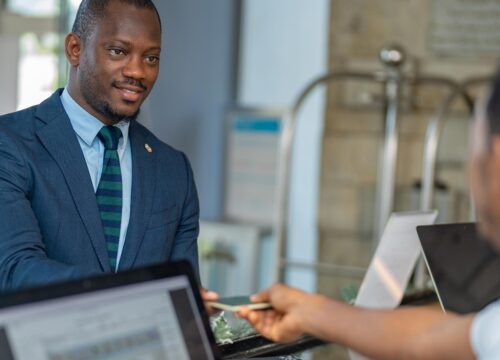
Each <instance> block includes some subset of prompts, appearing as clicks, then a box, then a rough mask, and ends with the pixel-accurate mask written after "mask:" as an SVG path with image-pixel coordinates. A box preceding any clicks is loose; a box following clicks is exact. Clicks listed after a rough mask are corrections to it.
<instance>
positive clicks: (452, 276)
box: [417, 223, 500, 314]
mask: <svg viewBox="0 0 500 360" xmlns="http://www.w3.org/2000/svg"><path fill="white" fill-rule="evenodd" d="M417 232H418V236H419V238H420V244H421V246H422V252H423V254H424V259H425V262H426V264H427V268H428V270H429V273H430V275H431V280H432V282H433V284H434V287H435V290H436V293H437V296H438V299H439V302H440V303H441V307H442V308H443V310H444V311H447V310H449V311H453V312H457V313H460V314H465V313H470V312H476V311H478V310H480V309H482V308H484V307H485V306H486V305H488V304H489V303H490V302H492V301H494V300H496V299H498V298H500V255H499V254H498V253H497V252H495V251H494V250H493V249H492V248H491V246H490V245H489V244H488V243H487V242H486V241H485V240H484V239H482V238H481V236H480V235H479V234H478V232H477V230H476V224H475V223H462V224H442V225H431V226H419V227H417Z"/></svg>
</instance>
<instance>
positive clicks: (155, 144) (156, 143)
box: [131, 122, 184, 157]
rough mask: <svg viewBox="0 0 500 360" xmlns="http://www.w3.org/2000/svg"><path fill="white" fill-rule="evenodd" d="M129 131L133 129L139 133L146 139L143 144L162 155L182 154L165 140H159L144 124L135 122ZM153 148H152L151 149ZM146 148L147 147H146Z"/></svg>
mask: <svg viewBox="0 0 500 360" xmlns="http://www.w3.org/2000/svg"><path fill="white" fill-rule="evenodd" d="M131 131H135V132H137V133H139V134H140V136H141V137H142V138H144V140H145V141H146V143H145V144H144V146H146V145H147V146H149V147H150V149H151V151H155V152H156V153H159V154H160V155H163V156H175V157H177V156H183V154H184V153H183V152H182V151H180V150H177V149H176V148H174V147H173V146H171V145H169V144H167V143H166V142H164V141H162V140H160V139H159V138H158V137H157V136H156V135H155V134H154V133H153V132H151V130H149V129H148V128H146V127H145V126H144V125H142V124H140V123H138V122H135V123H134V125H133V127H131ZM153 149H154V150H153ZM146 150H147V148H146Z"/></svg>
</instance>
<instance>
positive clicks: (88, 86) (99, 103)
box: [80, 73, 141, 124]
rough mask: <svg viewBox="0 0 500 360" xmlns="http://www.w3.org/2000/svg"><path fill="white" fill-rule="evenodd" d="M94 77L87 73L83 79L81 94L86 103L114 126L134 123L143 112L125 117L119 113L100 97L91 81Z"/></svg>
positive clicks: (139, 110) (138, 111)
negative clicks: (122, 123)
mask: <svg viewBox="0 0 500 360" xmlns="http://www.w3.org/2000/svg"><path fill="white" fill-rule="evenodd" d="M93 76H96V75H94V74H92V73H86V74H85V75H84V76H83V77H82V79H81V89H80V91H81V93H82V96H83V98H84V99H85V101H86V102H87V103H88V104H89V105H90V106H91V107H92V108H93V109H94V110H95V111H97V112H98V113H100V114H101V115H103V116H104V117H105V118H106V119H107V120H109V121H111V122H112V123H113V124H118V123H119V122H121V121H133V120H136V119H137V117H138V116H139V113H140V112H141V109H140V108H139V109H138V110H137V111H136V112H135V113H134V114H132V115H129V116H127V115H125V114H121V113H119V112H118V111H117V110H115V109H113V108H112V107H111V105H110V104H109V103H108V102H107V101H105V100H102V99H100V98H99V97H98V95H97V92H96V91H94V89H95V88H96V87H97V86H96V85H95V84H94V82H93V81H92V80H91V78H92V77H93Z"/></svg>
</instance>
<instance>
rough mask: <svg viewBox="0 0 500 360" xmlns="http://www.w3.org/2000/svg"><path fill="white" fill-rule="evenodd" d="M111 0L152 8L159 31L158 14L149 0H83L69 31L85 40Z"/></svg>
mask: <svg viewBox="0 0 500 360" xmlns="http://www.w3.org/2000/svg"><path fill="white" fill-rule="evenodd" d="M111 1H119V2H120V3H122V4H129V5H133V6H135V7H137V8H146V9H151V10H153V11H154V12H155V13H156V15H157V16H158V22H159V23H160V31H161V19H160V14H159V13H158V10H157V9H156V6H155V4H154V3H153V1H151V0H83V1H82V2H81V3H80V6H79V7H78V11H77V13H76V18H75V22H74V23H73V28H72V30H71V31H72V32H74V33H75V34H76V35H78V36H79V37H80V39H82V40H83V41H85V40H86V39H87V38H88V37H89V35H90V34H91V33H92V31H93V30H94V29H95V27H96V25H97V22H98V20H100V19H101V18H102V17H103V16H104V13H105V10H106V8H107V6H108V4H109V3H110V2H111Z"/></svg>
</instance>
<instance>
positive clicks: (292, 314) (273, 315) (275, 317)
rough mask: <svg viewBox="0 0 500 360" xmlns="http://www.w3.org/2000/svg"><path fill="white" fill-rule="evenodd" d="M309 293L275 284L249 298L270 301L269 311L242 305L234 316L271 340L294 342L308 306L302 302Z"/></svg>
mask: <svg viewBox="0 0 500 360" xmlns="http://www.w3.org/2000/svg"><path fill="white" fill-rule="evenodd" d="M310 296H311V295H309V294H308V293H306V292H303V291H301V290H298V289H293V288H290V287H287V286H285V285H281V284H276V285H273V286H272V287H271V288H269V289H266V290H263V291H262V292H260V293H258V294H256V295H253V296H252V297H251V300H252V301H253V302H257V303H258V302H269V303H271V305H272V306H273V309H272V310H253V311H252V310H250V309H248V307H242V309H241V310H240V311H239V312H238V313H237V315H238V316H239V317H241V318H244V319H246V320H247V321H248V322H249V323H250V324H251V325H252V326H253V327H254V328H255V329H256V330H257V331H258V332H259V333H261V334H262V335H263V336H264V337H266V338H268V339H270V340H272V341H277V342H290V341H294V340H296V339H298V338H299V337H301V336H302V335H303V333H304V331H303V327H302V325H303V318H304V315H305V313H304V310H305V309H306V308H307V305H306V307H305V308H303V305H304V304H305V303H307V300H308V298H309V297H310Z"/></svg>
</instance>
